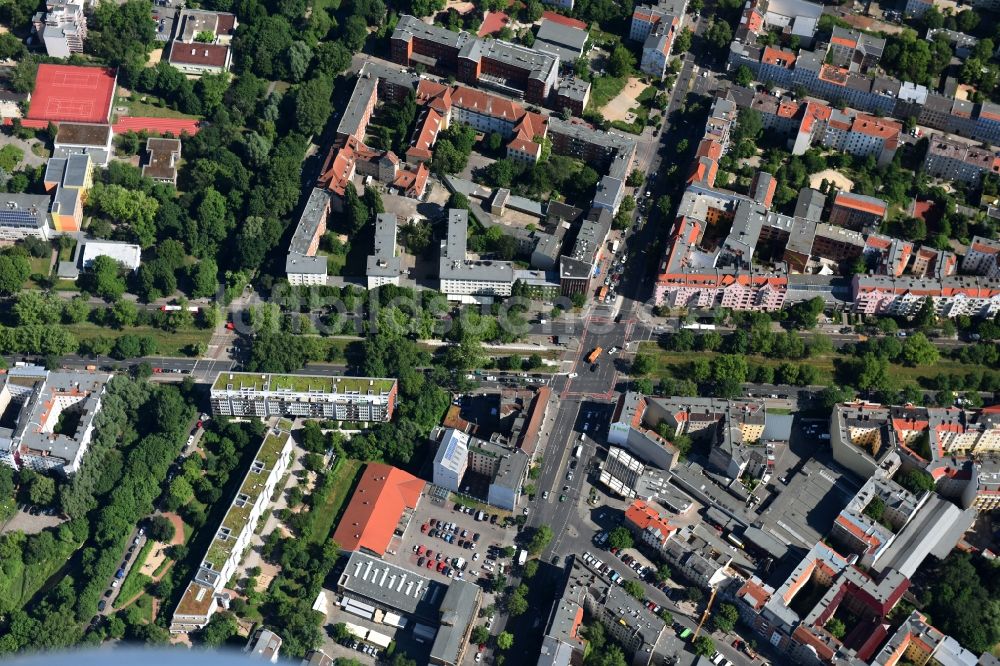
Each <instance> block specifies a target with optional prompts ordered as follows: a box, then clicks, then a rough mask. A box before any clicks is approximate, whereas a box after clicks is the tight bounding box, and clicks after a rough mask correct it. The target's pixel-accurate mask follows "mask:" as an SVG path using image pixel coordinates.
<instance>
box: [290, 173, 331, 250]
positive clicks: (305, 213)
mask: <svg viewBox="0 0 1000 666" xmlns="http://www.w3.org/2000/svg"><path fill="white" fill-rule="evenodd" d="M329 206H330V194H329V192H327V191H326V190H325V189H322V188H319V187H314V188H313V191H312V192H311V193H310V194H309V199H308V200H307V201H306V206H305V208H303V209H302V214H301V215H299V222H298V224H297V225H296V226H295V233H294V234H293V235H292V242H291V243H290V244H289V246H288V251H289V253H292V252H294V253H296V254H301V255H303V256H305V255H307V254H308V251H309V245H310V244H311V243H312V239H313V236H314V235H315V234H316V230H317V229H318V228H319V226H320V224H322V223H323V221H324V220H325V219H326V216H327V213H328V212H329Z"/></svg>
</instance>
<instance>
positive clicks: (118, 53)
mask: <svg viewBox="0 0 1000 666" xmlns="http://www.w3.org/2000/svg"><path fill="white" fill-rule="evenodd" d="M152 14H153V12H152V5H151V3H150V2H149V0H128V1H127V2H125V3H123V4H121V5H119V4H118V3H98V4H97V5H96V6H95V7H94V10H93V17H92V21H93V23H92V24H91V29H92V30H94V29H96V30H97V31H98V32H97V34H93V33H91V35H90V39H89V40H88V44H87V46H88V50H90V49H92V51H93V53H94V55H96V56H97V57H98V58H100V59H102V60H104V61H105V62H107V63H108V64H109V65H112V66H118V65H126V66H127V68H128V69H130V70H133V71H134V70H137V69H141V68H142V66H143V65H145V64H146V58H147V56H148V55H149V51H150V50H151V49H152V46H153V43H154V41H155V40H156V23H155V22H154V21H153V19H152Z"/></svg>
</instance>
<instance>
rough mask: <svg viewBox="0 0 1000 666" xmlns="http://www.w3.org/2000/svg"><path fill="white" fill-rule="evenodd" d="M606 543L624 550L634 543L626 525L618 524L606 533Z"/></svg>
mask: <svg viewBox="0 0 1000 666" xmlns="http://www.w3.org/2000/svg"><path fill="white" fill-rule="evenodd" d="M608 545H609V546H611V547H612V548H617V549H618V550H624V549H626V548H631V547H632V546H633V545H635V541H634V540H633V539H632V533H631V532H630V531H629V529H628V528H627V527H623V526H618V527H616V528H615V529H613V530H611V532H610V534H608Z"/></svg>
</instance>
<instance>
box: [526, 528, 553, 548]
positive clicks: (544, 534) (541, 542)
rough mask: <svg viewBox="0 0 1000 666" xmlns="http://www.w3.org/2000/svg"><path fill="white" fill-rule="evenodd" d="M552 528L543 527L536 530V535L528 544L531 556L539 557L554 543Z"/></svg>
mask: <svg viewBox="0 0 1000 666" xmlns="http://www.w3.org/2000/svg"><path fill="white" fill-rule="evenodd" d="M552 536H553V534H552V528H551V527H549V526H548V525H542V526H541V527H538V528H536V529H535V533H534V534H533V535H532V537H531V541H530V542H529V543H528V553H530V554H531V555H538V554H539V553H541V552H542V551H543V550H545V549H546V548H547V547H548V545H549V543H551V542H552Z"/></svg>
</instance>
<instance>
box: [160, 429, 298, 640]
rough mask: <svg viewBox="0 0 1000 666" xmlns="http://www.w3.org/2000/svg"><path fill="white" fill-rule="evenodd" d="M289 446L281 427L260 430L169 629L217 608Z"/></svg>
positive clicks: (198, 624) (193, 626) (185, 627)
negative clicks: (257, 442)
mask: <svg viewBox="0 0 1000 666" xmlns="http://www.w3.org/2000/svg"><path fill="white" fill-rule="evenodd" d="M293 448H294V442H293V440H292V437H291V434H290V433H289V432H288V431H287V430H282V429H278V428H272V429H270V430H268V432H267V434H266V435H265V436H264V441H263V442H262V443H261V445H260V448H259V449H258V450H257V455H256V456H255V457H254V461H253V464H252V465H251V466H250V470H249V471H248V472H247V475H246V477H244V479H243V482H242V483H241V484H240V489H239V491H238V492H237V493H236V497H235V498H234V499H233V503H232V505H231V506H230V507H229V510H228V511H226V515H225V517H224V518H223V519H222V523H221V524H220V525H219V529H218V530H216V533H215V536H214V537H213V538H212V542H211V544H209V546H208V550H207V551H206V553H205V556H204V558H202V561H201V564H200V565H199V567H198V571H197V572H196V573H195V575H194V579H193V580H192V581H191V582H190V583H188V586H187V589H186V590H185V591H184V596H182V597H181V600H180V602H179V603H178V604H177V608H175V609H174V615H173V619H172V620H171V623H170V631H171V633H183V634H186V633H190V632H192V631H197V630H198V629H202V628H204V627H205V625H207V624H208V623H209V621H210V620H211V618H212V615H214V614H215V611H217V610H218V609H219V607H220V603H219V596H220V593H221V592H222V590H223V588H225V587H226V585H227V584H228V583H229V579H230V578H231V577H232V576H233V574H234V573H236V569H237V567H238V566H239V563H240V560H241V559H243V553H244V551H245V550H246V549H247V547H248V546H249V545H250V540H251V539H252V538H253V535H254V531H255V530H256V528H257V521H258V520H260V517H261V516H262V515H263V514H264V512H265V511H266V510H267V508H268V506H269V505H270V503H271V497H272V496H273V495H274V491H275V489H276V487H277V485H278V481H279V480H280V479H281V477H282V476H283V475H284V473H285V470H286V469H288V463H289V462H290V461H291V458H292V449H293Z"/></svg>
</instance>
